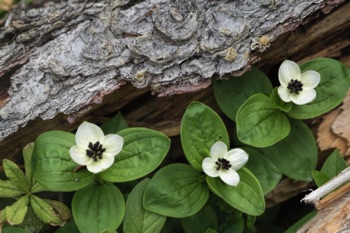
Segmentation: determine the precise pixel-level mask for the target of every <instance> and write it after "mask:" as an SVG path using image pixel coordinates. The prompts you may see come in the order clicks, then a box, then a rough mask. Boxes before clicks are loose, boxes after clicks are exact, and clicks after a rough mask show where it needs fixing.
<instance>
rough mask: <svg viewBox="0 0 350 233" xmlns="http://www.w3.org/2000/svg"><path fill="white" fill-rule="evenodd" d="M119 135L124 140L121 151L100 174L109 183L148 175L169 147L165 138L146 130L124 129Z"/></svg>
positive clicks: (155, 132)
mask: <svg viewBox="0 0 350 233" xmlns="http://www.w3.org/2000/svg"><path fill="white" fill-rule="evenodd" d="M119 135H120V136H122V137H123V138H124V147H123V150H122V151H121V152H120V154H118V155H117V156H116V158H115V162H114V164H113V165H112V166H111V167H110V168H109V169H107V170H106V171H104V172H101V173H100V177H101V178H102V179H103V180H106V181H109V182H126V181H131V180H136V179H138V178H140V177H143V176H145V175H147V174H149V173H150V172H152V171H153V170H154V169H156V168H157V167H158V166H159V165H160V164H161V162H162V161H163V160H164V158H165V156H166V154H167V153H168V150H169V147H170V139H169V138H168V137H167V136H165V135H164V134H162V133H160V132H157V131H154V130H150V129H146V128H128V129H124V130H122V131H120V132H119Z"/></svg>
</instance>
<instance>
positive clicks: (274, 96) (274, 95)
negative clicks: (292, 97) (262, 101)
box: [270, 87, 293, 112]
mask: <svg viewBox="0 0 350 233" xmlns="http://www.w3.org/2000/svg"><path fill="white" fill-rule="evenodd" d="M270 101H271V103H272V105H273V106H274V107H276V108H278V109H279V110H281V111H283V112H289V111H290V110H291V109H292V106H293V103H292V102H288V103H286V102H284V101H283V100H282V99H281V98H280V97H279V95H278V92H277V87H276V88H274V89H273V91H272V92H271V95H270Z"/></svg>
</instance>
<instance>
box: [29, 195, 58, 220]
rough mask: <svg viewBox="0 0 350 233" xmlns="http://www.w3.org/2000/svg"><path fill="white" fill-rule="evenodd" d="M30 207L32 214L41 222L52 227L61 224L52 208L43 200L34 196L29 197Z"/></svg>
mask: <svg viewBox="0 0 350 233" xmlns="http://www.w3.org/2000/svg"><path fill="white" fill-rule="evenodd" d="M30 205H31V206H32V207H33V210H34V213H35V214H36V215H37V216H38V218H39V219H40V220H41V221H42V222H44V223H47V224H50V225H52V226H57V225H61V224H63V222H61V219H60V218H59V216H58V215H56V212H55V210H54V208H53V207H52V206H51V205H50V204H49V203H47V202H46V201H44V200H43V199H41V198H39V197H37V196H35V195H31V196H30Z"/></svg>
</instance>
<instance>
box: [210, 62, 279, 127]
mask: <svg viewBox="0 0 350 233" xmlns="http://www.w3.org/2000/svg"><path fill="white" fill-rule="evenodd" d="M213 87H214V94H215V99H216V101H217V103H218V104H219V107H220V109H221V110H222V111H223V112H224V113H225V115H226V116H228V117H229V118H230V119H231V120H233V121H236V114H237V111H238V109H239V107H240V106H241V105H242V104H243V103H244V102H245V101H246V100H247V99H248V98H249V97H250V96H252V95H254V94H257V93H266V94H268V93H270V92H271V91H272V85H271V82H270V80H269V79H268V77H267V76H266V75H265V74H264V73H263V72H261V71H260V70H259V69H258V68H256V67H253V68H252V69H251V70H250V71H248V72H246V73H244V74H243V75H242V76H241V77H232V78H230V79H228V80H218V79H217V80H214V82H213Z"/></svg>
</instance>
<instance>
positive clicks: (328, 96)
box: [288, 58, 350, 119]
mask: <svg viewBox="0 0 350 233" xmlns="http://www.w3.org/2000/svg"><path fill="white" fill-rule="evenodd" d="M300 68H301V71H302V72H305V71H307V70H315V71H317V72H319V73H320V75H321V82H320V84H319V85H318V86H317V87H316V89H315V90H316V93H317V95H316V98H315V99H314V100H313V101H312V102H310V103H308V104H305V105H293V107H292V109H291V110H290V112H289V113H288V115H289V116H290V117H293V118H297V119H308V118H312V117H316V116H319V115H321V114H323V113H326V112H328V111H329V110H331V109H333V108H334V107H336V106H337V105H339V104H340V103H341V102H342V101H343V99H344V98H345V96H346V94H347V92H348V90H349V87H350V69H349V68H348V67H346V66H345V65H344V64H342V63H341V62H339V61H336V60H333V59H330V58H316V59H314V60H311V61H308V62H306V63H304V64H302V65H301V66H300Z"/></svg>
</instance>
